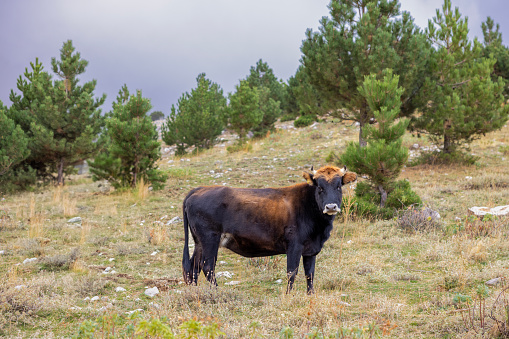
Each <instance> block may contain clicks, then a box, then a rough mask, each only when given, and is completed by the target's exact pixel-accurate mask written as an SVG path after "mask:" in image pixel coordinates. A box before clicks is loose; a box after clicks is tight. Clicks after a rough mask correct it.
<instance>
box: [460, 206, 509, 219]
mask: <svg viewBox="0 0 509 339" xmlns="http://www.w3.org/2000/svg"><path fill="white" fill-rule="evenodd" d="M468 213H470V214H474V215H477V216H484V215H486V214H491V215H499V216H501V215H509V205H505V206H497V207H493V208H489V207H478V206H474V207H470V208H469V209H468Z"/></svg>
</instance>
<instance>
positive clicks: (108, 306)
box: [99, 303, 113, 312]
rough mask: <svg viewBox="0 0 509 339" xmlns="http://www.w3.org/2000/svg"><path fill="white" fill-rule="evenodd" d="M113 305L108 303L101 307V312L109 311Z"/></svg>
mask: <svg viewBox="0 0 509 339" xmlns="http://www.w3.org/2000/svg"><path fill="white" fill-rule="evenodd" d="M112 307H113V305H112V304H111V303H108V304H106V306H103V307H101V308H100V309H99V312H105V311H107V310H108V309H109V308H112Z"/></svg>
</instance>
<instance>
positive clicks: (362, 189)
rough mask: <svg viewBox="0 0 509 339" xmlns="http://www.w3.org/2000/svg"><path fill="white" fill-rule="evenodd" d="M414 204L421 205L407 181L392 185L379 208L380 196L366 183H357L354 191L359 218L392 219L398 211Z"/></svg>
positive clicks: (419, 199)
mask: <svg viewBox="0 0 509 339" xmlns="http://www.w3.org/2000/svg"><path fill="white" fill-rule="evenodd" d="M415 204H421V198H420V197H419V196H418V195H417V193H415V192H414V191H413V190H412V188H411V187H410V182H408V181H407V180H399V181H396V182H395V183H394V185H393V187H392V190H390V191H388V195H387V201H386V204H385V206H384V207H380V194H378V192H376V191H375V190H373V189H372V188H371V186H370V185H369V183H367V182H366V181H363V182H359V183H358V184H357V187H356V190H355V203H354V206H355V207H356V211H357V215H359V216H364V217H370V216H371V217H374V218H381V219H386V220H387V219H392V218H393V217H394V216H395V215H396V214H397V212H398V210H401V209H405V208H407V207H408V206H411V205H415Z"/></svg>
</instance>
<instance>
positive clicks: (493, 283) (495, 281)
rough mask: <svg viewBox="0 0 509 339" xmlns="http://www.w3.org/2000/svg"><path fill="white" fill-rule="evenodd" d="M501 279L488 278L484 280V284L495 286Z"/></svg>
mask: <svg viewBox="0 0 509 339" xmlns="http://www.w3.org/2000/svg"><path fill="white" fill-rule="evenodd" d="M501 281H502V278H500V277H499V278H494V279H491V280H488V281H486V282H485V284H486V285H488V286H495V285H498V283H499V282H501Z"/></svg>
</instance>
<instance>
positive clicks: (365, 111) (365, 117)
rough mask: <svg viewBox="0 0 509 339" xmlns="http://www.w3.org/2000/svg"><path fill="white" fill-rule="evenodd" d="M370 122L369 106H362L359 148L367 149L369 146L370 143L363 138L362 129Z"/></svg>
mask: <svg viewBox="0 0 509 339" xmlns="http://www.w3.org/2000/svg"><path fill="white" fill-rule="evenodd" d="M367 122H368V107H367V104H366V103H364V104H362V106H361V108H360V117H359V146H360V147H366V146H367V145H368V141H367V140H366V139H364V138H363V136H362V128H363V127H364V125H366V123H367Z"/></svg>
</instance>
